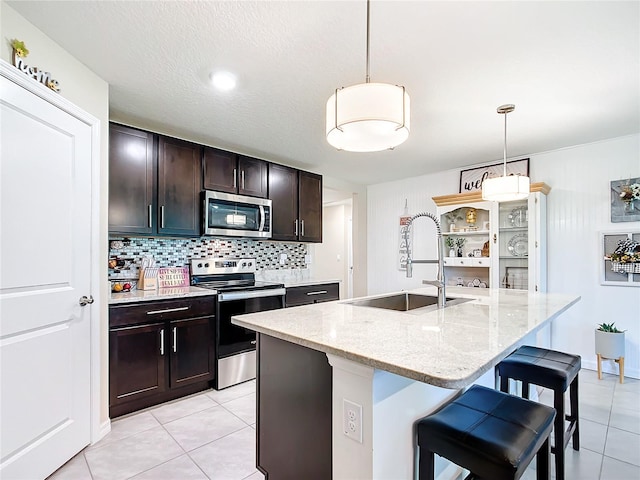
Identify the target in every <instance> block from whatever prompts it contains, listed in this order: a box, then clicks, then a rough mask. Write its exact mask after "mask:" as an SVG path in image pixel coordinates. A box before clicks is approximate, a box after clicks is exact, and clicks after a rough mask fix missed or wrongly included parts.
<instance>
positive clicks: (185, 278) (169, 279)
mask: <svg viewBox="0 0 640 480" xmlns="http://www.w3.org/2000/svg"><path fill="white" fill-rule="evenodd" d="M188 286H189V267H165V268H159V269H158V287H159V288H167V287H188Z"/></svg>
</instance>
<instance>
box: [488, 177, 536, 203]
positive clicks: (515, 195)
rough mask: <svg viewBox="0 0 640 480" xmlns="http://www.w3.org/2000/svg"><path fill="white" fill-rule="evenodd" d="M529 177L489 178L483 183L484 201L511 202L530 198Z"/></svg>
mask: <svg viewBox="0 0 640 480" xmlns="http://www.w3.org/2000/svg"><path fill="white" fill-rule="evenodd" d="M529 190H530V185H529V177H525V176H523V175H507V176H504V177H494V178H487V179H486V180H485V181H484V182H482V199H483V200H489V201H492V202H510V201H513V200H522V199H524V198H527V197H528V196H529Z"/></svg>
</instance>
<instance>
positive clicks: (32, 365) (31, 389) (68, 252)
mask: <svg viewBox="0 0 640 480" xmlns="http://www.w3.org/2000/svg"><path fill="white" fill-rule="evenodd" d="M0 81H1V84H0V88H1V90H0V92H1V97H0V98H1V101H0V122H1V125H0V127H1V128H0V130H1V142H2V143H1V155H2V157H1V164H0V168H1V169H0V182H1V183H0V192H1V193H0V214H1V217H0V218H1V229H0V242H1V244H0V262H1V263H0V315H1V317H0V370H1V372H0V373H1V375H0V435H1V436H0V449H1V459H2V460H1V462H2V463H1V464H0V478H3V479H12V480H13V479H30V480H32V479H40V478H45V477H47V476H48V475H49V474H50V473H52V472H53V471H54V470H56V469H57V468H58V467H59V466H61V465H62V464H63V463H65V462H66V461H67V460H68V459H69V458H71V457H72V456H73V455H74V454H75V453H77V452H78V451H80V450H81V449H82V448H83V447H85V446H86V445H88V444H89V441H90V428H91V424H90V413H91V397H90V393H91V384H90V380H91V379H90V353H91V350H90V334H91V327H90V320H91V306H90V305H87V306H85V307H81V306H80V304H79V298H80V297H82V296H83V295H86V296H90V286H91V285H90V273H91V266H90V263H91V262H90V255H91V210H92V209H91V148H92V147H91V140H92V137H91V127H90V126H89V125H87V124H86V123H83V122H81V121H80V120H78V119H77V118H75V117H74V116H72V115H70V114H68V113H66V112H65V111H63V110H61V109H60V108H58V107H56V106H54V105H53V104H51V103H49V102H48V101H46V100H45V99H43V98H41V97H43V96H44V97H46V95H40V96H38V95H35V94H33V93H31V92H29V91H27V90H26V89H25V88H22V87H20V86H18V85H16V84H15V83H13V82H12V81H10V80H8V79H7V78H5V77H0ZM53 95H55V94H53Z"/></svg>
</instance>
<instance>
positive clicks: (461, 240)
mask: <svg viewBox="0 0 640 480" xmlns="http://www.w3.org/2000/svg"><path fill="white" fill-rule="evenodd" d="M466 241H467V239H466V238H462V237H458V238H456V247H458V256H459V257H461V256H462V247H463V246H464V244H465V242H466Z"/></svg>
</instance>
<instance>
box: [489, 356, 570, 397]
mask: <svg viewBox="0 0 640 480" xmlns="http://www.w3.org/2000/svg"><path fill="white" fill-rule="evenodd" d="M580 367H581V364H580V357H579V356H578V355H571V354H568V353H564V352H557V351H555V350H547V349H545V348H537V347H532V346H529V345H525V346H522V347H520V348H518V349H517V350H516V351H515V352H513V353H512V354H511V355H509V356H508V357H507V358H505V359H504V360H502V361H501V362H500V363H499V364H498V372H499V374H500V376H505V377H509V378H513V379H516V380H523V379H524V380H526V381H527V382H528V383H533V384H534V385H540V386H541V387H547V388H551V389H554V390H560V391H563V392H564V391H566V390H567V388H568V387H569V385H570V384H571V382H572V380H573V379H574V378H575V377H576V375H578V372H579V371H580Z"/></svg>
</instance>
